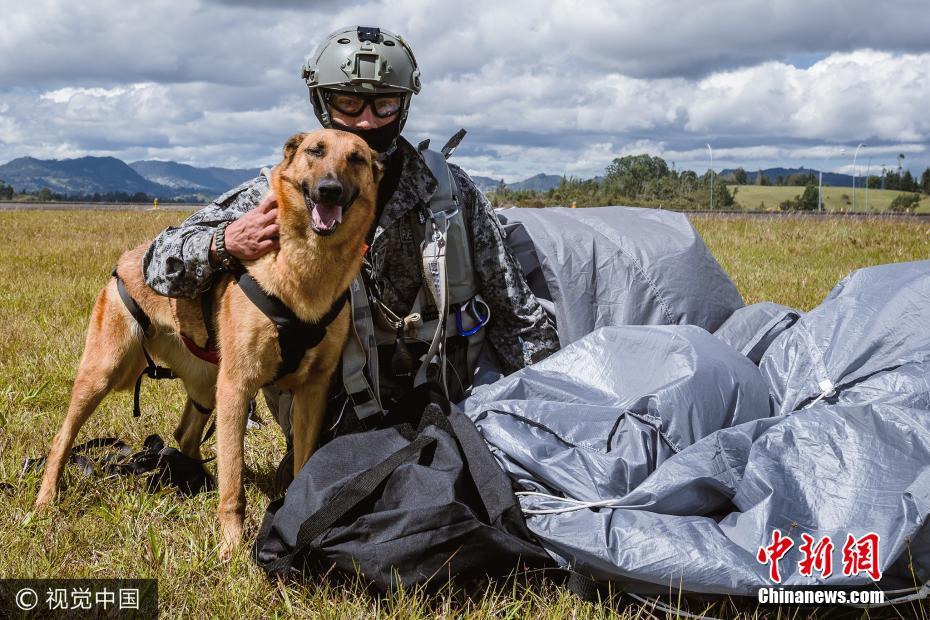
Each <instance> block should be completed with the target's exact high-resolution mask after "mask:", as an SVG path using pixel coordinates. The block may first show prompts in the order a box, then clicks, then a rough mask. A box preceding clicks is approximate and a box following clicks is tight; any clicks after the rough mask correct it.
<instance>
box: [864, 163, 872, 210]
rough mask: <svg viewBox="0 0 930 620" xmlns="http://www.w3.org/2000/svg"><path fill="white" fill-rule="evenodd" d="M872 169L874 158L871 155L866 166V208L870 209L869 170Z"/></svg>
mask: <svg viewBox="0 0 930 620" xmlns="http://www.w3.org/2000/svg"><path fill="white" fill-rule="evenodd" d="M871 169H872V158H871V157H869V163H868V164H867V165H866V167H865V210H866V211H868V210H869V170H871Z"/></svg>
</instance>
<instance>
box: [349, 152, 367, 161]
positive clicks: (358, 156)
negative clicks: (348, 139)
mask: <svg viewBox="0 0 930 620" xmlns="http://www.w3.org/2000/svg"><path fill="white" fill-rule="evenodd" d="M349 163H350V164H364V163H365V157H364V156H363V155H362V154H361V153H352V154H351V155H349Z"/></svg>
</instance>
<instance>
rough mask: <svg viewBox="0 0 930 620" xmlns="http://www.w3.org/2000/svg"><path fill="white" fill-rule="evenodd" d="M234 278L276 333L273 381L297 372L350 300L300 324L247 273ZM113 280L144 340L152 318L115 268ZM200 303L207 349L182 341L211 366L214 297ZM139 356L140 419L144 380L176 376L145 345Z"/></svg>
mask: <svg viewBox="0 0 930 620" xmlns="http://www.w3.org/2000/svg"><path fill="white" fill-rule="evenodd" d="M233 275H234V277H235V278H236V282H237V283H238V285H239V288H240V289H241V290H242V292H243V293H244V294H245V296H246V297H247V298H248V299H249V301H251V302H252V304H254V305H255V307H256V308H258V309H259V310H261V311H262V314H264V315H265V316H266V317H268V320H270V321H271V322H272V323H273V324H274V326H275V329H276V330H277V332H278V346H279V347H280V349H281V363H280V364H279V365H278V369H277V371H276V372H275V376H274V379H272V382H274V381H277V380H278V379H280V378H281V377H284V376H285V375H288V374H290V373H292V372H294V371H295V370H297V368H298V367H299V366H300V362H301V360H303V358H304V354H306V352H307V351H309V350H310V349H312V348H313V347H315V346H317V345H318V344H320V342H322V341H323V338H325V337H326V328H327V327H328V326H329V324H330V323H332V322H333V321H334V320H336V317H337V316H339V313H340V312H341V311H342V308H343V306H345V304H346V301H347V300H348V299H349V291H348V289H347V290H346V291H345V292H343V293H342V295H340V296H339V297H338V298H337V299H336V301H335V302H333V305H332V306H330V308H329V310H328V311H327V312H326V314H325V315H324V316H323V317H322V318H321V319H320V320H319V321H302V320H301V319H299V318H298V317H297V315H296V314H294V312H293V311H292V310H291V309H290V308H289V307H288V306H287V304H285V303H284V302H283V301H281V300H280V299H278V298H277V297H275V296H274V295H269V294H268V293H266V292H265V291H264V290H263V289H262V287H261V286H260V285H259V283H258V282H257V281H256V280H255V278H253V277H252V276H251V275H249V273H248V272H247V271H245V270H240V271H239V272H238V273H234V274H233ZM113 277H114V278H116V288H117V291H119V296H120V299H121V300H122V301H123V304H124V305H125V306H126V309H127V310H129V314H131V315H132V317H133V318H134V319H135V320H136V322H137V323H138V324H139V327H141V328H142V333H143V334H144V335H145V336H146V337H150V336H151V335H152V334H151V327H152V321H151V319H150V318H149V317H148V315H147V314H145V311H144V310H142V308H141V307H140V306H139V304H138V303H137V302H136V300H135V299H133V297H132V295H130V294H129V291H128V290H126V285H125V284H124V283H123V280H122V278H120V277H119V275H117V273H116V270H115V269H114V270H113ZM201 301H202V306H201V307H202V309H203V320H204V325H205V327H206V329H207V346H206V347H200V346H199V345H198V344H197V343H195V342H194V341H193V339H191V338H190V337H189V336H187V335H185V334H181V341H182V342H183V343H184V346H186V347H187V349H188V350H189V351H190V352H191V353H192V354H193V355H195V356H196V357H198V358H200V359H202V360H204V361H206V362H210V363H211V364H218V363H219V359H220V357H219V351H218V350H217V349H216V347H215V344H214V343H215V342H216V336H215V334H214V330H213V321H212V317H213V296H212V295H210V294H209V292H205V293H204V294H203V295H201ZM142 353H143V355H145V361H146V367H145V369H144V370H143V371H142V373H140V374H139V378H138V379H136V385H135V388H134V391H133V410H132V415H133V416H134V417H139V415H140V409H139V392H140V389H141V387H142V378H143V377H149V378H150V379H176V378H177V375H175V374H174V372H173V371H172V370H171V369H170V368H165V367H163V366H158V365H157V364H156V363H155V362H154V360H153V359H152V357H151V356H150V355H149V353H148V351H146V349H145V346H144V345H143V346H142ZM191 402H192V403H193V404H194V407H195V408H196V409H197V410H198V411H199V412H200V413H202V414H204V415H209V414H210V413H211V412H212V409H208V408H207V407H204V406H202V405H200V404H198V403H196V402H194V401H193V400H192V401H191Z"/></svg>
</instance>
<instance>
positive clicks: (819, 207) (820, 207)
mask: <svg viewBox="0 0 930 620" xmlns="http://www.w3.org/2000/svg"><path fill="white" fill-rule="evenodd" d="M822 196H823V169H822V168H821V170H820V181H819V182H818V184H817V212H818V213H823V198H822Z"/></svg>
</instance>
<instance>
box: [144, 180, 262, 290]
mask: <svg viewBox="0 0 930 620" xmlns="http://www.w3.org/2000/svg"><path fill="white" fill-rule="evenodd" d="M267 192H268V181H267V179H266V178H265V177H264V176H260V177H258V178H256V179H254V180H252V181H249V182H247V183H244V184H243V185H240V186H239V187H237V188H235V189H233V190H231V191H229V192H227V193H225V194H223V195H222V196H220V197H219V198H217V199H216V200H214V201H213V202H212V203H210V204H209V205H207V206H206V207H204V208H203V209H201V210H200V211H197V212H196V213H194V214H193V215H191V216H190V217H189V218H187V219H186V220H185V221H184V222H182V223H181V225H180V226H169V227H168V228H166V229H165V230H163V231H162V232H161V233H160V234H159V235H158V237H156V238H155V241H153V242H152V245H151V246H149V249H148V251H147V252H146V253H145V256H144V257H143V259H142V271H143V274H144V276H145V281H146V283H147V284H148V285H149V286H150V287H152V289H154V290H155V291H156V292H157V293H160V294H162V295H167V296H168V297H195V296H196V295H197V294H198V293H200V292H201V291H203V290H204V289H206V288H207V287H209V286H210V282H211V279H212V277H213V274H214V273H215V271H216V267H214V265H215V264H216V256H215V250H214V248H213V234H214V232H215V231H216V227H217V226H219V225H220V223H222V222H225V221H235V220H238V219H239V218H241V217H242V216H243V215H244V214H246V213H248V212H249V211H251V210H253V209H255V207H256V206H258V205H259V203H260V202H261V200H262V197H263V196H264V195H265V194H266V193H267ZM272 217H273V216H272ZM250 219H252V218H250ZM228 242H229V229H227V246H229V245H230V244H229V243H228ZM263 249H265V251H269V250H270V249H273V248H263ZM211 251H213V252H214V254H213V256H212V260H211ZM230 253H231V254H233V255H236V253H235V252H234V251H233V249H232V248H230ZM240 258H242V257H241V256H240Z"/></svg>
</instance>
